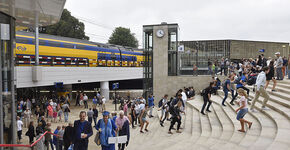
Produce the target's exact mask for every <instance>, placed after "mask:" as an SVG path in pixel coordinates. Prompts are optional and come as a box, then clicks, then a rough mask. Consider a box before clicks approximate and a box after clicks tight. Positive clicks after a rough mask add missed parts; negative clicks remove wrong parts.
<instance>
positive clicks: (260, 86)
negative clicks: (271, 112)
mask: <svg viewBox="0 0 290 150" xmlns="http://www.w3.org/2000/svg"><path fill="white" fill-rule="evenodd" d="M269 71H270V69H269V67H264V68H262V72H260V73H259V75H258V77H257V81H256V86H257V91H256V94H255V99H254V100H253V102H252V105H251V111H254V106H255V103H256V101H257V100H258V98H259V97H260V94H262V95H263V97H264V101H263V105H262V109H266V103H267V102H268V100H269V98H270V97H269V95H268V93H267V92H266V90H265V84H266V74H267V73H269Z"/></svg>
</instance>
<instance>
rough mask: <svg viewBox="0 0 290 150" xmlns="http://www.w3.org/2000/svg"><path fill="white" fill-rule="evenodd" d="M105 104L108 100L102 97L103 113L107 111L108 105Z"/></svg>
mask: <svg viewBox="0 0 290 150" xmlns="http://www.w3.org/2000/svg"><path fill="white" fill-rule="evenodd" d="M105 104H106V98H105V97H104V96H102V109H103V111H106V105H105ZM103 111H102V112H103Z"/></svg>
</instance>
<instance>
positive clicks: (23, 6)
mask: <svg viewBox="0 0 290 150" xmlns="http://www.w3.org/2000/svg"><path fill="white" fill-rule="evenodd" d="M65 2H66V0H0V11H2V12H4V13H6V14H8V15H10V16H13V17H15V18H16V26H21V27H33V26H34V25H35V23H36V21H37V20H38V24H39V26H47V25H52V24H55V23H57V22H58V21H59V19H60V17H61V14H62V11H63V8H64V4H65ZM37 18H38V19H37ZM36 19H37V20H36Z"/></svg>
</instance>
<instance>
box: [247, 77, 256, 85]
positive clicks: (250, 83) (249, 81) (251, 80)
mask: <svg viewBox="0 0 290 150" xmlns="http://www.w3.org/2000/svg"><path fill="white" fill-rule="evenodd" d="M256 80H257V77H256V76H250V78H249V80H248V81H247V84H248V85H254V84H256Z"/></svg>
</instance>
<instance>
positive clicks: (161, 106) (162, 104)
mask: <svg viewBox="0 0 290 150" xmlns="http://www.w3.org/2000/svg"><path fill="white" fill-rule="evenodd" d="M167 98H168V95H167V94H165V95H164V96H163V98H162V99H161V100H160V101H159V102H158V107H159V110H161V116H160V126H162V127H163V123H164V122H163V116H164V118H166V115H167V114H166V112H167Z"/></svg>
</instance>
